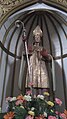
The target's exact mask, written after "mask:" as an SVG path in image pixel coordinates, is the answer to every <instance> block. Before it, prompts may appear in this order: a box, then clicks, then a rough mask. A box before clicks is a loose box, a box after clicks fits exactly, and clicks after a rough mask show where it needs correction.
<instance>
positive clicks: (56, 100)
mask: <svg viewBox="0 0 67 119" xmlns="http://www.w3.org/2000/svg"><path fill="white" fill-rule="evenodd" d="M55 102H56V103H57V104H58V105H60V106H61V104H62V101H61V100H60V99H58V98H55Z"/></svg>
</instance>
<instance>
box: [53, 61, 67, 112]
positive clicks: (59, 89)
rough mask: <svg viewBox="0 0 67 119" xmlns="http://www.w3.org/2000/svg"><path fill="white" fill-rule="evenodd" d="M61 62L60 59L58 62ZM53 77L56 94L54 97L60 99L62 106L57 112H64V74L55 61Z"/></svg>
mask: <svg viewBox="0 0 67 119" xmlns="http://www.w3.org/2000/svg"><path fill="white" fill-rule="evenodd" d="M59 61H60V62H61V59H60V60H59ZM55 71H56V73H55V75H56V92H55V97H57V98H59V99H61V101H62V105H61V106H60V107H59V108H58V111H64V109H65V108H66V104H65V103H66V96H65V93H66V92H65V87H64V86H65V82H64V80H66V78H65V73H64V71H62V68H61V67H60V65H59V63H58V62H56V61H55Z"/></svg>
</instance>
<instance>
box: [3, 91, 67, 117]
mask: <svg viewBox="0 0 67 119" xmlns="http://www.w3.org/2000/svg"><path fill="white" fill-rule="evenodd" d="M49 96H50V95H49V93H48V92H44V93H43V95H37V96H32V92H31V90H29V91H28V92H27V93H26V95H24V96H23V95H22V94H20V95H19V96H17V97H8V98H6V102H7V104H8V112H7V113H6V114H5V115H4V119H67V111H66V110H65V111H64V113H60V112H58V111H57V110H56V108H55V106H56V105H57V106H61V105H62V101H61V100H60V99H58V98H55V101H54V102H52V101H50V100H49Z"/></svg>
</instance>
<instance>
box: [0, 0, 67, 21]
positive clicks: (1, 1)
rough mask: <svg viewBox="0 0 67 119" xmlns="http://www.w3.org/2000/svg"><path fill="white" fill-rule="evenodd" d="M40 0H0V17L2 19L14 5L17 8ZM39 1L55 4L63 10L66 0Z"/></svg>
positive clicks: (66, 3)
mask: <svg viewBox="0 0 67 119" xmlns="http://www.w3.org/2000/svg"><path fill="white" fill-rule="evenodd" d="M39 1H40V0H33V1H32V0H0V18H1V19H2V18H3V16H4V15H6V13H9V11H12V10H13V9H14V8H15V7H17V8H16V9H18V6H20V5H24V4H26V5H27V4H30V3H32V4H33V3H34V2H39ZM41 2H44V3H47V4H50V5H56V6H58V7H60V8H62V9H64V10H66V7H67V0H42V1H41Z"/></svg>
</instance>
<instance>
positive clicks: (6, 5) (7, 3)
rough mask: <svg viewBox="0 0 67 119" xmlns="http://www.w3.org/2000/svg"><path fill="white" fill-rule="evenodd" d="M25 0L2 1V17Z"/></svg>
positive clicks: (0, 12)
mask: <svg viewBox="0 0 67 119" xmlns="http://www.w3.org/2000/svg"><path fill="white" fill-rule="evenodd" d="M24 1H25V0H0V17H1V16H3V15H4V14H5V13H6V12H8V11H9V10H10V9H12V8H13V7H14V6H16V5H19V4H21V3H22V2H24Z"/></svg>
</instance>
